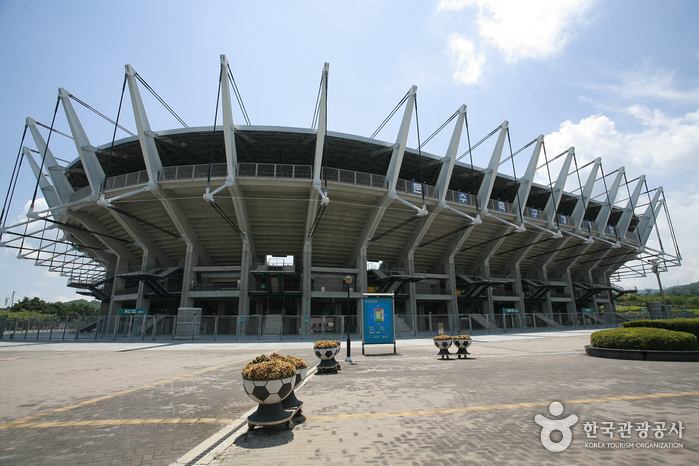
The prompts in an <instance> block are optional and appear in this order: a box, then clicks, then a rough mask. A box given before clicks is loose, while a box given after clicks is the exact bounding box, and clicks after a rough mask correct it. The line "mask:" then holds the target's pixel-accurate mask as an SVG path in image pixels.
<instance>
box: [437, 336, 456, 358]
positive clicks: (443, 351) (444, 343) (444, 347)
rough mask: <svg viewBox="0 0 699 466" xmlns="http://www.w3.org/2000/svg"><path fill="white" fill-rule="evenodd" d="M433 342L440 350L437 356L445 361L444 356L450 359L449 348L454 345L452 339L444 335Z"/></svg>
mask: <svg viewBox="0 0 699 466" xmlns="http://www.w3.org/2000/svg"><path fill="white" fill-rule="evenodd" d="M432 341H433V342H434V345H435V346H436V347H437V348H439V353H437V356H441V357H442V359H444V356H446V357H447V359H449V347H450V346H451V344H452V339H451V337H450V336H449V335H445V334H443V333H442V334H440V335H437V336H436V337H434V338H433V339H432Z"/></svg>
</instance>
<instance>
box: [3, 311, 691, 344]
mask: <svg viewBox="0 0 699 466" xmlns="http://www.w3.org/2000/svg"><path fill="white" fill-rule="evenodd" d="M672 317H675V318H677V317H690V318H692V317H694V313H693V312H674V313H673V315H672ZM648 318H649V316H648V313H643V312H641V313H638V314H628V313H587V312H578V313H554V314H542V313H526V314H458V315H449V314H427V315H418V316H395V319H394V322H395V335H396V338H417V337H422V338H427V337H432V336H435V335H437V334H439V333H441V332H444V333H447V334H452V335H457V334H462V333H468V334H472V335H479V334H488V333H519V332H541V331H543V332H546V331H552V330H553V331H555V330H573V329H603V328H614V327H618V326H619V325H620V323H621V322H624V321H629V320H641V319H648ZM349 330H350V333H351V336H352V338H353V339H361V327H360V325H358V322H357V316H350V318H349ZM346 335H347V316H344V315H326V316H311V317H306V318H304V317H301V316H282V315H279V314H272V315H249V316H199V317H196V316H195V317H186V318H182V317H181V318H179V319H178V317H176V316H157V315H151V316H111V317H106V316H68V317H53V316H47V317H39V318H33V317H31V318H12V317H11V316H10V317H7V316H5V317H0V339H3V340H28V341H31V340H34V341H38V340H63V341H70V340H73V341H84V340H93V341H114V340H117V341H143V340H148V341H167V340H203V341H219V340H220V341H251V340H311V341H314V340H321V339H330V340H340V339H342V338H344V337H346Z"/></svg>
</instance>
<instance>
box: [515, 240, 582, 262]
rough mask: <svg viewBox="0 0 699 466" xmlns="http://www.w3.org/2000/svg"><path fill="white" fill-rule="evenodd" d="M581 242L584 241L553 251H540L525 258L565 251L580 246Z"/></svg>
mask: <svg viewBox="0 0 699 466" xmlns="http://www.w3.org/2000/svg"><path fill="white" fill-rule="evenodd" d="M583 244H585V243H581V244H574V245H572V246H566V247H564V248H560V249H556V250H555V251H547V252H542V253H541V254H536V255H534V256H529V257H527V259H534V258H535V257H540V256H545V255H546V254H553V253H559V252H561V251H565V250H566V249H573V248H578V247H580V246H582V245H583Z"/></svg>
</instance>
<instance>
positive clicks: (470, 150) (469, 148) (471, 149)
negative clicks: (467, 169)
mask: <svg viewBox="0 0 699 466" xmlns="http://www.w3.org/2000/svg"><path fill="white" fill-rule="evenodd" d="M466 128H468V126H466ZM501 128H502V126H498V127H497V128H495V129H494V130H492V131H491V132H490V133H489V134H488V135H487V136H486V137H484V138H483V139H481V140H480V141H478V142H477V143H475V144H474V145H473V147H471V142H470V141H469V144H468V151H466V152H464V153H463V154H461V155H460V156H458V157H457V158H456V161H457V162H458V161H459V160H461V158H462V157H463V156H465V155H466V154H469V156H471V152H472V151H474V150H475V149H476V148H477V147H478V146H480V145H481V144H483V143H484V142H485V141H486V140H487V139H488V138H489V137H491V136H492V135H493V134H495V133H497V132H498V131H499V130H500V129H501ZM471 165H473V157H471Z"/></svg>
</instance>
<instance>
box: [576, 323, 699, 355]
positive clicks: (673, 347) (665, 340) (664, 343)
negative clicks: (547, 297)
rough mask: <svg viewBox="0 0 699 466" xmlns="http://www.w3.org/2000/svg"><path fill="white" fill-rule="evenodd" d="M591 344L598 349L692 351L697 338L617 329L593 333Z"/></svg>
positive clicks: (668, 332) (641, 329)
mask: <svg viewBox="0 0 699 466" xmlns="http://www.w3.org/2000/svg"><path fill="white" fill-rule="evenodd" d="M590 344H591V345H592V346H596V347H598V348H613V349H632V350H660V351H692V350H696V349H697V337H696V336H694V335H692V334H691V333H687V332H673V331H672V330H665V329H662V328H648V327H638V328H615V329H611V330H600V331H599V332H595V333H593V334H592V335H590Z"/></svg>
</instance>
